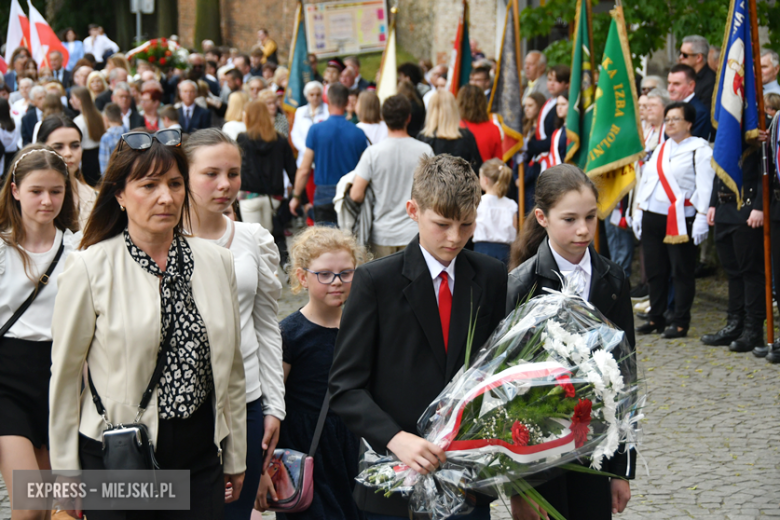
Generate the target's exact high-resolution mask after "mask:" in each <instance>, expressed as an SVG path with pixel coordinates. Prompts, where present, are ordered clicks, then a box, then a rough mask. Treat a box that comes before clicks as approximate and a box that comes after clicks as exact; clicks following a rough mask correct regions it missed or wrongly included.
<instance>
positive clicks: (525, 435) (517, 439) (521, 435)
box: [512, 421, 531, 446]
mask: <svg viewBox="0 0 780 520" xmlns="http://www.w3.org/2000/svg"><path fill="white" fill-rule="evenodd" d="M529 440H531V434H530V433H529V432H528V428H526V426H525V424H523V423H521V422H520V421H515V423H514V424H513V425H512V442H513V443H514V444H515V446H528V441H529Z"/></svg>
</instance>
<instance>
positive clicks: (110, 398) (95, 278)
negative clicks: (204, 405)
mask: <svg viewBox="0 0 780 520" xmlns="http://www.w3.org/2000/svg"><path fill="white" fill-rule="evenodd" d="M187 242H188V243H189V245H190V248H191V249H192V254H193V261H194V264H195V268H194V271H193V275H192V280H191V283H192V293H193V297H194V299H195V304H196V305H197V307H198V310H199V311H200V314H201V316H202V317H203V321H204V322H205V324H206V329H207V331H208V336H209V344H210V347H211V366H212V370H213V374H214V394H213V395H214V399H213V402H212V406H213V409H214V417H215V419H216V424H215V428H214V444H216V446H217V448H218V449H219V456H220V458H222V457H224V472H225V474H228V475H232V474H238V473H243V472H244V471H245V470H246V386H245V382H244V363H243V360H242V357H241V349H240V347H241V331H240V326H239V316H240V313H239V308H238V296H237V289H236V276H235V271H234V267H233V255H232V254H231V253H230V251H228V250H227V249H225V248H222V247H218V246H216V245H214V244H211V243H208V242H207V241H205V240H200V239H198V238H187ZM57 283H58V285H59V290H58V292H57V299H56V302H55V305H54V318H53V320H52V327H51V328H52V336H53V340H54V343H53V346H52V369H51V371H52V376H51V387H50V391H49V403H50V409H51V413H50V418H49V439H50V441H49V442H50V457H51V466H52V469H53V470H55V471H58V472H60V473H64V472H69V471H75V472H77V471H79V470H80V465H79V440H78V439H79V435H78V434H79V432H81V433H82V434H84V435H86V436H87V437H90V438H92V439H95V440H100V439H101V432H102V431H103V430H104V429H105V428H106V426H105V424H104V422H103V419H102V418H101V417H100V416H99V415H98V413H97V410H96V409H95V404H94V403H93V402H92V394H91V392H90V390H89V387H88V386H87V387H86V388H85V389H84V391H83V392H82V391H81V382H82V367H83V365H84V361H85V360H86V361H88V362H89V369H90V372H91V374H92V379H93V381H94V383H95V388H96V389H97V391H98V394H99V395H100V398H101V400H102V401H103V405H104V406H105V407H106V410H107V412H108V414H107V415H108V419H109V420H110V421H111V422H112V423H114V424H117V423H131V422H132V421H133V419H134V418H135V415H136V411H137V408H138V403H139V402H140V400H141V396H142V395H143V392H144V390H145V389H146V386H147V384H148V383H149V380H150V379H151V377H152V372H154V367H155V364H156V362H157V352H158V349H159V346H160V342H161V341H162V338H161V337H160V323H161V310H160V289H159V283H160V282H159V279H158V278H157V277H155V276H154V275H152V274H149V273H148V272H146V271H145V270H144V269H142V268H141V266H139V265H138V264H137V263H136V262H135V260H133V258H132V257H131V256H130V253H128V251H127V247H126V246H125V242H124V237H123V235H122V234H120V235H118V236H116V237H113V238H110V239H108V240H105V241H103V242H100V243H98V244H95V245H93V246H91V247H90V248H89V249H87V250H86V251H76V252H73V253H71V254H70V255H69V256H68V260H67V262H66V263H65V269H64V271H63V272H62V274H61V275H60V276H59V278H58V280H57ZM157 406H158V405H157V393H156V392H155V394H154V396H153V397H152V400H151V402H150V403H149V406H148V407H147V409H146V411H145V412H144V414H143V415H142V417H141V419H140V420H141V422H143V423H144V424H146V426H147V427H149V430H150V434H151V436H152V439H154V441H155V443H156V440H157V426H158V421H159V413H158V409H157ZM223 439H225V440H226V444H225V451H224V454H223V452H222V449H221V447H220V443H221V441H222V440H223Z"/></svg>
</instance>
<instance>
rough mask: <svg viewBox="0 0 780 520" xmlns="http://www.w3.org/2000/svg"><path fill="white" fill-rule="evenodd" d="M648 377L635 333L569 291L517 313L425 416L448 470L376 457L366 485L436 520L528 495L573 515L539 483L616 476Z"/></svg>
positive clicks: (368, 464)
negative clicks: (563, 475)
mask: <svg viewBox="0 0 780 520" xmlns="http://www.w3.org/2000/svg"><path fill="white" fill-rule="evenodd" d="M473 326H474V324H472V327H473ZM466 359H469V355H468V352H467V355H466ZM637 381H638V380H637V369H636V358H635V354H634V352H633V351H632V349H631V347H630V345H629V344H628V341H627V340H626V339H625V334H624V333H623V332H622V331H621V330H619V329H618V328H616V327H615V326H614V325H613V324H611V323H610V322H609V321H608V320H607V319H606V318H604V316H603V315H602V314H601V313H600V312H599V311H598V310H597V309H595V308H594V307H593V306H592V305H590V304H589V303H587V302H584V301H583V300H582V299H580V298H579V297H577V296H576V295H575V294H574V292H573V291H572V290H571V289H570V288H569V287H568V285H567V284H564V289H563V291H562V292H550V293H549V294H545V295H541V296H538V297H536V298H533V299H531V300H529V301H527V302H526V303H524V304H522V305H520V306H519V307H518V308H517V309H516V310H515V311H513V312H512V313H511V314H510V315H509V316H508V317H507V318H506V319H505V320H504V321H503V322H502V323H501V325H499V327H498V329H497V330H496V331H495V332H494V333H493V335H492V336H491V338H490V339H489V340H488V342H487V343H486V344H485V346H484V347H483V348H482V350H481V351H480V353H479V355H478V356H477V357H476V359H475V360H474V363H473V364H472V366H470V367H469V366H466V367H464V368H463V369H462V370H461V371H460V372H459V373H458V374H456V376H455V377H454V378H453V380H452V381H451V382H450V384H449V385H447V387H446V388H445V389H444V390H443V391H442V392H441V394H440V395H439V397H438V398H437V399H436V400H435V401H434V402H432V403H431V404H430V405H429V406H428V408H427V410H426V411H425V412H424V413H423V415H422V416H421V417H420V419H419V421H418V430H419V432H420V434H421V436H422V437H424V438H425V439H427V440H429V441H430V442H432V443H434V444H436V445H438V446H440V447H442V448H443V449H444V450H445V452H446V456H447V461H446V462H445V463H443V464H442V465H441V466H440V467H439V468H438V469H437V470H436V471H435V472H434V473H432V474H429V475H425V476H423V475H419V474H417V473H416V472H414V471H413V470H411V469H410V468H409V467H407V466H405V465H404V464H402V463H401V462H399V461H398V459H396V458H395V457H393V456H385V457H381V456H379V455H378V454H376V453H374V452H372V451H369V452H367V454H366V455H365V456H364V458H363V461H362V462H361V464H362V465H361V468H364V469H363V471H362V472H361V474H360V475H359V476H358V477H357V480H358V482H361V483H362V484H364V485H366V486H368V487H371V488H375V489H376V490H377V492H384V493H386V494H389V493H395V492H400V493H404V494H407V495H409V496H410V505H411V508H412V510H413V511H414V512H417V513H427V514H430V515H431V517H432V518H433V520H443V519H444V518H447V517H448V516H451V515H453V514H458V513H466V512H468V511H469V510H470V507H471V506H469V503H470V500H467V497H469V496H471V495H473V494H474V493H483V494H488V495H492V496H497V495H500V494H503V493H506V494H511V495H522V496H524V497H526V499H528V500H529V501H533V502H535V503H536V504H539V505H540V506H542V507H543V508H544V509H545V510H547V511H548V513H550V515H551V517H552V518H558V519H562V517H561V516H560V515H559V514H558V513H557V512H556V511H554V509H552V507H551V506H550V505H549V504H548V503H547V502H546V501H545V500H544V498H543V497H542V496H541V495H540V494H539V493H538V492H537V491H535V490H534V487H533V486H534V485H536V484H537V483H540V482H543V481H545V480H547V479H549V478H552V476H555V475H557V474H559V473H560V472H559V471H558V472H555V471H547V470H550V469H551V468H554V467H555V468H559V469H561V470H569V471H584V472H593V473H599V474H607V473H605V472H603V470H602V465H603V463H604V461H605V460H606V459H610V458H612V457H613V456H614V455H615V453H617V452H618V450H621V449H622V450H627V449H629V448H633V447H635V446H634V445H635V442H636V434H637V422H638V420H639V419H640V418H641V415H640V414H639V411H640V403H642V402H643V395H641V394H642V392H641V388H640V385H639V383H638V382H637ZM575 462H577V463H575Z"/></svg>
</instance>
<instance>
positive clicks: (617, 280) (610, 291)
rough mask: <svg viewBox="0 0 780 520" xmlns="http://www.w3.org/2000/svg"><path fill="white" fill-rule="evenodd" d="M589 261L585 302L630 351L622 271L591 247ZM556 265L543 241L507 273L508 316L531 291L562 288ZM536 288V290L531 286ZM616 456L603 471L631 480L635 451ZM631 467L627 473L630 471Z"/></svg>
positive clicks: (630, 330) (633, 340)
mask: <svg viewBox="0 0 780 520" xmlns="http://www.w3.org/2000/svg"><path fill="white" fill-rule="evenodd" d="M590 258H591V266H592V268H593V269H592V275H591V279H590V295H589V297H588V301H589V302H590V303H592V304H593V305H594V306H595V307H596V308H597V309H598V310H599V311H601V313H602V314H603V315H604V316H605V317H606V318H607V319H608V320H609V321H611V322H612V323H614V324H615V325H616V326H617V327H619V328H620V329H621V330H622V331H623V332H625V334H626V339H627V340H628V343H629V345H630V346H631V349H632V350H634V348H635V347H636V338H635V336H634V312H633V309H632V308H631V294H630V291H631V287H630V283H629V281H628V278H626V275H625V273H624V272H623V268H622V267H620V266H619V265H617V264H616V263H614V262H612V261H611V260H607V259H606V258H604V257H603V256H601V255H600V254H598V253H597V252H596V250H595V249H594V248H593V246H590ZM559 272H560V271H559V269H558V264H557V263H556V262H555V257H554V256H553V254H552V251H551V250H550V243H549V242H548V241H547V240H545V241H544V242H542V244H541V245H540V246H539V249H538V251H537V253H536V256H534V257H533V258H530V259H528V260H526V261H525V262H523V264H522V265H520V266H519V267H517V268H515V269H513V270H512V272H511V273H509V288H508V289H507V299H506V312H507V314H509V313H510V312H512V311H513V310H514V309H515V307H516V306H517V304H518V302H521V301H524V299H525V298H526V296H527V295H528V294H529V293H530V292H531V291H533V294H532V297H533V296H539V295H540V294H544V292H545V291H544V289H545V288H550V289H553V290H556V291H559V290H560V289H561V280H560V279H559V278H558V276H556V274H555V273H559ZM534 286H535V287H534ZM630 456H631V461H630V462H631V464H630V466H629V464H628V463H629V456H628V455H627V454H625V453H620V452H618V453H616V454H615V455H614V456H613V457H612V458H611V459H609V460H607V461H606V463H605V464H604V466H603V468H604V470H605V471H608V472H610V473H613V474H615V475H620V476H626V477H627V478H634V473H635V470H636V452H635V451H634V450H632V451H631V453H630ZM629 467H630V471H629Z"/></svg>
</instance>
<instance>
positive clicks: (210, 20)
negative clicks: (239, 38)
mask: <svg viewBox="0 0 780 520" xmlns="http://www.w3.org/2000/svg"><path fill="white" fill-rule="evenodd" d="M197 2H198V3H197V7H196V10H195V37H194V38H193V40H194V41H193V42H192V43H193V46H194V47H195V48H196V49H198V50H201V46H200V42H202V41H203V40H213V41H214V43H215V44H217V45H221V44H222V33H221V27H220V26H221V24H220V13H219V0H197Z"/></svg>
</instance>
